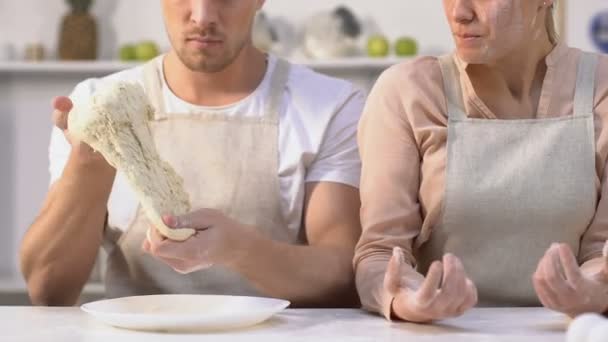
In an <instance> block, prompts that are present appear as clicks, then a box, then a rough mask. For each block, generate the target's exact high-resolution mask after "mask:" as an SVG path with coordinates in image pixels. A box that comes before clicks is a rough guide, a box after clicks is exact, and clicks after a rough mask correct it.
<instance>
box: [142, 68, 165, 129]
mask: <svg viewBox="0 0 608 342" xmlns="http://www.w3.org/2000/svg"><path fill="white" fill-rule="evenodd" d="M162 62H163V56H159V57H157V58H154V59H153V60H151V61H149V62H148V63H146V64H145V65H144V89H145V90H146V94H148V99H149V101H150V103H152V106H153V107H154V118H150V119H151V120H158V119H160V118H163V117H165V114H164V112H165V101H164V98H163V91H162V89H163V86H162V84H163V82H162V81H161V77H164V76H163V75H161V72H160V70H161V68H159V63H162Z"/></svg>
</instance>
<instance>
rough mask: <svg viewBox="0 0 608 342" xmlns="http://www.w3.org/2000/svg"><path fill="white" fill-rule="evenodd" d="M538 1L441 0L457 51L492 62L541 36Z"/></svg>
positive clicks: (469, 59)
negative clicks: (442, 0)
mask: <svg viewBox="0 0 608 342" xmlns="http://www.w3.org/2000/svg"><path fill="white" fill-rule="evenodd" d="M539 3H540V0H491V1H490V0H470V1H458V0H444V7H445V11H446V16H447V18H448V21H449V23H450V27H451V29H452V32H453V34H454V39H455V43H456V47H457V50H458V54H459V55H460V57H461V58H462V59H463V60H464V61H465V62H468V63H472V64H491V63H493V62H496V61H498V60H500V59H503V58H505V57H508V56H509V54H510V53H515V52H516V51H519V50H521V48H522V47H525V46H528V45H530V44H531V43H533V42H534V41H536V40H539V39H541V38H542V33H543V32H545V31H543V30H544V29H545V28H544V20H540V19H541V18H540V17H541V16H544V12H542V11H541V10H540V9H541V7H539Z"/></svg>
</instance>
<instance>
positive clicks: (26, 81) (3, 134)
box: [0, 0, 608, 305]
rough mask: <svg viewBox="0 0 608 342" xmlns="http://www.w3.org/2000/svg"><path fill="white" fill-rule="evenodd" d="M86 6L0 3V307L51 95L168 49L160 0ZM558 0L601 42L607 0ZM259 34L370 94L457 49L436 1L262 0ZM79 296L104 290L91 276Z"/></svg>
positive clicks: (26, 212)
mask: <svg viewBox="0 0 608 342" xmlns="http://www.w3.org/2000/svg"><path fill="white" fill-rule="evenodd" d="M89 2H91V1H90V0H89V1H84V0H80V1H78V0H71V1H66V0H44V1H41V0H19V1H14V0H0V165H1V166H0V217H1V218H2V224H1V226H0V229H1V235H0V237H1V238H0V305H2V304H25V303H27V299H26V298H27V297H26V292H25V287H24V284H23V281H22V280H21V276H20V274H19V272H18V267H17V257H16V255H17V250H18V244H19V241H20V240H21V238H22V236H23V233H24V232H25V230H26V229H27V227H28V225H29V224H30V223H31V222H32V220H33V219H34V217H35V215H36V213H37V212H38V210H39V208H40V205H41V203H42V201H43V198H44V196H45V193H46V191H47V187H48V179H49V176H48V158H47V149H48V143H49V137H50V131H51V121H50V113H51V111H50V101H51V99H52V97H53V96H56V95H67V94H69V92H70V91H71V89H72V88H73V87H74V85H75V84H76V83H77V82H79V81H81V80H84V79H86V78H89V77H99V76H103V75H107V74H110V73H113V72H116V71H119V70H122V69H125V68H128V67H131V66H134V65H136V64H137V63H141V61H143V60H146V59H148V58H150V57H153V56H155V55H156V54H157V53H162V52H163V51H166V50H167V49H168V47H169V43H168V40H167V38H166V36H165V29H164V25H163V22H162V17H161V9H160V1H150V0H97V1H93V2H92V3H90V4H89ZM561 6H562V9H561V11H560V13H561V14H562V15H560V17H559V19H558V20H559V22H560V25H559V26H560V27H561V33H562V37H564V39H565V40H566V41H567V42H568V43H569V44H570V45H571V46H575V47H579V48H583V49H586V50H594V51H602V48H603V49H607V48H608V46H607V44H608V12H607V11H608V1H606V0H576V1H575V0H570V1H568V3H565V2H562V3H561ZM89 7H90V8H89ZM72 9H74V11H73V10H72ZM255 40H256V44H259V46H260V47H262V48H264V49H267V50H270V51H272V52H273V53H276V54H279V55H282V56H284V57H285V58H289V59H290V60H292V61H294V62H298V63H303V64H307V65H309V66H311V67H312V68H314V69H316V70H318V71H320V72H324V73H327V74H331V75H336V76H340V77H344V78H348V79H351V80H352V81H353V82H355V83H357V84H358V85H360V86H361V87H362V88H364V89H366V90H368V89H369V87H370V86H371V85H372V84H373V82H374V80H375V79H376V77H377V76H378V75H379V74H380V73H381V72H382V71H383V70H384V69H385V68H387V67H389V66H390V65H392V64H394V63H397V62H399V61H401V60H402V59H406V58H411V57H412V56H415V55H421V54H429V55H438V54H442V53H446V52H449V51H450V50H451V49H452V41H451V37H450V34H449V31H448V26H447V24H446V23H445V20H444V16H443V9H442V1H440V0H375V1H370V0H348V1H346V0H342V1H339V0H267V1H266V6H265V9H264V16H263V17H260V18H259V21H258V25H256V29H255ZM604 52H608V50H604ZM74 59H76V60H81V61H73V60H74ZM82 59H84V61H83V60H82ZM406 89H407V88H405V87H404V91H406ZM74 243H75V244H76V243H78V241H74ZM94 277H95V276H94ZM85 295H86V296H91V297H98V296H101V295H103V288H102V287H101V286H100V285H97V284H95V283H94V282H93V283H92V284H91V285H90V286H88V287H87V288H86V291H85Z"/></svg>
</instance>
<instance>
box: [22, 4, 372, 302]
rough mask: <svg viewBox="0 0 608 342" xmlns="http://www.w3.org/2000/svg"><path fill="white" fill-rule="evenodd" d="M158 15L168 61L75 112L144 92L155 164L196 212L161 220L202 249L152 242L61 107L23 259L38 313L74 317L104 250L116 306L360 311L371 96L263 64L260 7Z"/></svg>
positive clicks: (124, 75)
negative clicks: (161, 302) (171, 171)
mask: <svg viewBox="0 0 608 342" xmlns="http://www.w3.org/2000/svg"><path fill="white" fill-rule="evenodd" d="M161 3H162V6H163V13H164V19H165V24H166V28H167V32H168V35H169V38H170V41H171V44H172V47H173V49H172V50H171V51H170V52H169V53H168V54H167V55H166V56H162V57H161V58H158V59H156V60H154V61H152V62H151V63H148V64H146V65H145V66H143V67H138V68H135V69H132V70H127V71H124V72H121V73H118V74H115V75H111V76H109V77H107V78H105V79H103V80H87V81H85V82H83V83H81V84H79V85H78V86H77V87H76V89H75V90H74V92H73V93H72V95H71V100H73V101H84V100H86V99H87V98H88V97H90V96H91V94H92V93H93V92H94V91H95V89H97V88H98V87H99V86H100V85H101V84H103V83H105V82H109V81H116V80H127V81H135V82H140V83H141V84H143V85H144V87H145V89H146V91H147V94H148V95H149V98H150V101H151V102H152V104H153V105H154V107H155V109H156V114H155V117H154V118H153V119H152V120H151V122H150V125H151V130H152V134H153V136H154V138H155V141H156V145H157V148H158V150H159V153H160V154H161V156H162V157H163V159H165V160H167V161H168V162H169V163H170V164H171V165H172V166H173V167H174V168H175V169H176V171H177V172H178V173H179V174H180V175H181V176H182V177H183V179H184V184H185V186H186V189H187V191H188V192H189V195H190V199H191V201H192V206H193V208H198V209H199V210H196V211H194V212H193V213H190V214H188V215H185V216H182V217H171V216H166V217H164V220H165V222H166V224H167V225H168V226H169V227H172V228H180V227H190V228H195V229H197V234H196V235H195V236H193V237H192V238H190V239H189V240H187V241H185V242H180V243H178V242H173V241H170V240H167V239H164V238H162V237H161V236H160V235H159V234H158V233H157V232H156V230H155V229H150V231H151V232H152V234H150V236H149V238H146V232H147V231H148V228H150V227H149V223H148V222H147V221H146V218H145V215H143V214H142V212H141V210H140V208H139V205H138V202H137V200H136V199H135V196H134V193H133V191H132V189H131V188H130V187H129V186H128V184H127V183H126V180H125V177H124V175H122V174H121V172H120V170H118V173H117V172H116V170H114V169H113V168H112V167H111V166H110V165H109V164H108V163H107V162H106V161H105V160H104V159H103V157H101V156H100V155H99V154H96V153H95V152H93V151H92V150H91V148H90V147H88V146H87V145H85V144H84V143H82V142H80V141H77V140H75V139H73V138H72V137H71V136H70V130H69V127H67V124H66V122H67V116H68V112H69V110H70V109H71V106H72V102H71V101H70V99H68V98H57V99H55V101H54V107H55V113H54V121H55V123H56V126H57V128H55V129H54V132H53V136H52V141H51V146H50V162H51V167H50V169H51V184H52V186H51V189H50V191H49V194H48V196H47V199H46V201H45V204H44V206H43V209H42V210H41V213H40V215H39V216H38V218H37V219H36V221H35V222H34V223H33V224H32V226H31V228H30V229H29V231H28V233H27V235H26V237H25V239H24V241H23V244H22V248H21V266H22V271H23V274H24V276H25V278H26V280H27V284H28V289H29V293H30V297H31V299H32V302H33V303H34V304H37V305H73V304H75V303H76V302H77V300H78V297H79V295H80V292H81V290H82V287H83V285H84V284H85V282H86V281H87V279H88V278H89V275H90V272H91V269H92V267H93V265H94V263H95V260H96V256H97V251H98V249H99V246H100V245H101V244H102V242H103V243H104V247H106V250H107V251H108V253H109V258H108V265H107V272H106V276H105V283H106V294H107V296H108V297H121V296H128V295H143V294H157V293H213V294H233V295H262V296H270V297H280V298H284V299H288V300H290V301H291V302H292V303H293V304H294V305H295V306H342V305H349V304H352V302H354V301H355V299H354V298H356V294H355V291H354V284H353V271H352V266H351V260H352V257H353V250H354V246H355V244H356V241H357V239H358V236H359V234H360V224H359V219H358V210H359V206H360V202H359V196H358V190H357V187H358V182H359V176H360V160H359V156H358V150H357V147H356V146H357V145H356V126H357V122H358V119H359V115H360V112H361V111H362V106H363V102H364V96H363V95H362V94H361V93H360V92H358V91H356V90H355V89H354V88H353V87H352V85H350V84H348V83H347V82H344V81H340V80H336V79H332V78H328V77H325V76H322V75H319V74H316V73H314V72H312V71H310V70H308V69H306V68H303V67H300V66H295V65H289V64H288V63H287V62H284V61H282V60H279V59H277V58H275V57H273V56H267V55H265V54H263V53H262V52H260V51H258V50H257V49H255V48H254V47H253V45H252V42H251V28H252V24H253V21H254V17H255V14H256V12H257V11H258V10H260V9H261V8H262V6H263V4H264V0H243V1H232V0H231V1H219V0H192V1H186V0H183V1H175V0H163V1H162V2H161ZM166 214H171V213H166Z"/></svg>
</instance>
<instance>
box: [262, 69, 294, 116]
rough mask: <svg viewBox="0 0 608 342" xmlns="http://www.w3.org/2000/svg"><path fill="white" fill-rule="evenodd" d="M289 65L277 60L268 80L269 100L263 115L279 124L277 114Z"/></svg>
mask: <svg viewBox="0 0 608 342" xmlns="http://www.w3.org/2000/svg"><path fill="white" fill-rule="evenodd" d="M290 68H291V65H290V64H289V62H287V61H286V60H284V59H281V58H277V60H276V65H275V67H274V71H273V72H272V76H271V78H270V93H269V99H268V101H267V102H266V108H265V113H264V114H265V115H266V117H267V118H268V119H269V120H271V121H272V122H279V113H280V110H281V104H282V101H283V94H284V90H285V85H286V84H287V79H288V77H289V69H290Z"/></svg>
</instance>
